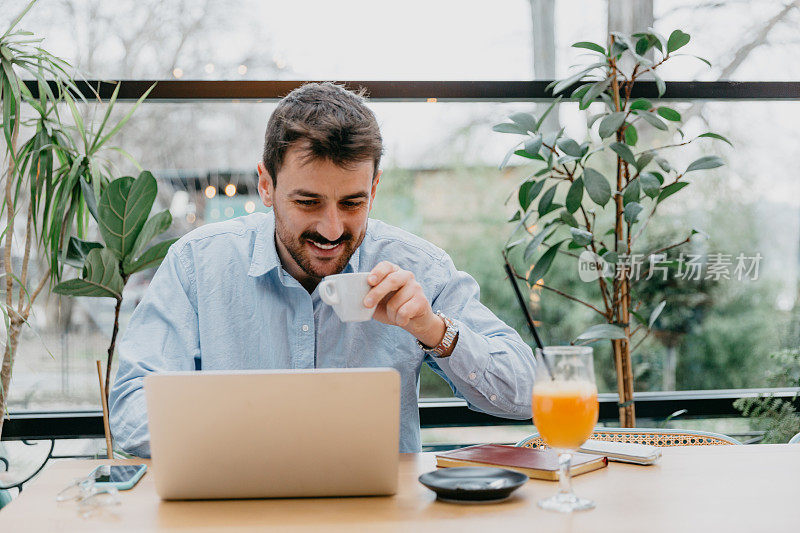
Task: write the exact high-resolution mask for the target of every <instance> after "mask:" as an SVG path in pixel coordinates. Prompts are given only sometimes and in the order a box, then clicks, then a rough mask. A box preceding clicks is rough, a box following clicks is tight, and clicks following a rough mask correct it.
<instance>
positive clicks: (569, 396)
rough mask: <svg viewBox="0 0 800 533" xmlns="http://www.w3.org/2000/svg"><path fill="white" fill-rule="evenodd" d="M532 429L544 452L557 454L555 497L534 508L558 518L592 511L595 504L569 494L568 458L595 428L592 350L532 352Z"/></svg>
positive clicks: (558, 348) (549, 348)
mask: <svg viewBox="0 0 800 533" xmlns="http://www.w3.org/2000/svg"><path fill="white" fill-rule="evenodd" d="M536 356H537V359H538V363H539V365H538V368H537V372H536V379H535V381H534V385H533V399H532V406H533V423H534V425H535V426H536V428H537V429H538V430H539V434H540V435H541V436H542V439H544V441H545V443H547V445H548V446H550V447H551V448H553V449H554V450H556V451H557V452H558V453H559V456H558V463H559V491H558V493H557V494H556V495H555V496H552V497H550V498H546V499H544V500H541V501H540V502H539V507H541V508H543V509H548V510H552V511H560V512H562V513H571V512H572V511H582V510H585V509H592V508H594V506H595V503H594V502H593V501H592V500H587V499H586V498H579V497H578V496H576V495H575V493H574V492H573V491H572V477H571V475H570V466H571V461H572V454H573V453H574V452H575V451H577V449H578V448H580V447H581V445H582V444H583V443H584V442H586V439H588V438H589V436H590V435H591V434H592V431H593V430H594V425H595V424H596V423H597V415H598V403H597V386H596V385H595V382H594V364H593V361H592V349H591V348H590V347H588V346H545V348H544V350H539V349H537V350H536Z"/></svg>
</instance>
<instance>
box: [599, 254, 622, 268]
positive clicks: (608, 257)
mask: <svg viewBox="0 0 800 533" xmlns="http://www.w3.org/2000/svg"><path fill="white" fill-rule="evenodd" d="M601 255H602V257H603V261H605V262H606V263H611V264H612V265H615V264H617V261H619V254H617V252H606V253H604V254H601Z"/></svg>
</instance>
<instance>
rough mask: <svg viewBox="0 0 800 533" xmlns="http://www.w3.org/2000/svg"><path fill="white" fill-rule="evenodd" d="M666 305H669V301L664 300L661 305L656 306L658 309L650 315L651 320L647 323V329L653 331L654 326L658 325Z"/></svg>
mask: <svg viewBox="0 0 800 533" xmlns="http://www.w3.org/2000/svg"><path fill="white" fill-rule="evenodd" d="M666 305H667V301H666V300H662V301H661V303H659V304H658V305H657V306H656V308H655V309H653V312H652V313H650V319H649V320H648V321H647V329H652V328H653V324H655V323H656V319H657V318H658V316H659V315H660V314H661V311H663V310H664V307H665V306H666Z"/></svg>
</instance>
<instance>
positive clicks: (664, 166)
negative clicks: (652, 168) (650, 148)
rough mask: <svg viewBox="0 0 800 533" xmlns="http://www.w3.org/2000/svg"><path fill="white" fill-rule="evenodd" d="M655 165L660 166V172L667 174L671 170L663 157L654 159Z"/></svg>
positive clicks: (670, 166)
mask: <svg viewBox="0 0 800 533" xmlns="http://www.w3.org/2000/svg"><path fill="white" fill-rule="evenodd" d="M656 163H658V166H660V167H661V170H663V171H664V172H669V171H670V170H672V165H670V164H669V161H667V160H666V159H664V158H663V157H656ZM662 183H663V180H662Z"/></svg>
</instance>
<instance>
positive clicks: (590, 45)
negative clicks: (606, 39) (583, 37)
mask: <svg viewBox="0 0 800 533" xmlns="http://www.w3.org/2000/svg"><path fill="white" fill-rule="evenodd" d="M572 48H586V49H587V50H593V51H595V52H599V53H601V54H603V55H606V49H605V48H603V47H602V46H600V45H599V44H595V43H593V42H590V41H581V42H579V43H575V44H573V45H572Z"/></svg>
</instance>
